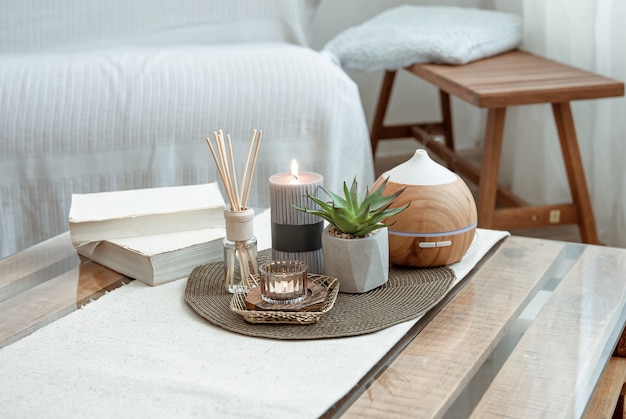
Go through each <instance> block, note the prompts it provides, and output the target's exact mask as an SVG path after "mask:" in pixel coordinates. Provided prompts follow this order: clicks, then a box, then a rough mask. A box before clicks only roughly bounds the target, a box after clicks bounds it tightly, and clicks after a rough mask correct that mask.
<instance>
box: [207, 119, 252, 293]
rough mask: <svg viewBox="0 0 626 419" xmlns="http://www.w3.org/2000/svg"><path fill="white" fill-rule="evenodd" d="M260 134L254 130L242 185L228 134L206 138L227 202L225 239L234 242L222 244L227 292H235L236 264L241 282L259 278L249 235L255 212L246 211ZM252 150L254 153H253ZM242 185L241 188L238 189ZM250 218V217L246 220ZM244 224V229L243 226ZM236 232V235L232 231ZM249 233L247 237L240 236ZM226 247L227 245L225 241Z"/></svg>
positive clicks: (217, 132)
mask: <svg viewBox="0 0 626 419" xmlns="http://www.w3.org/2000/svg"><path fill="white" fill-rule="evenodd" d="M262 135H263V132H262V131H261V130H256V129H255V130H253V131H252V137H251V138H250V144H249V146H248V153H247V157H246V162H245V165H244V167H243V173H242V176H241V177H240V179H241V184H239V183H238V181H237V171H236V167H235V156H234V154H235V153H234V152H233V142H232V140H231V137H230V134H227V135H226V140H225V139H224V133H223V132H222V130H221V129H220V130H219V131H215V132H213V141H214V142H211V139H210V138H208V137H207V139H206V142H207V144H208V146H209V150H210V151H211V156H212V157H213V160H214V161H215V165H216V166H217V171H218V173H219V176H220V178H221V180H222V184H223V185H224V190H225V191H226V196H227V198H228V203H229V208H230V211H224V217H225V218H226V239H227V240H232V241H234V246H232V248H231V247H227V246H226V244H225V249H226V251H225V259H224V262H225V264H226V265H225V269H224V271H225V279H226V289H227V290H229V291H230V292H236V289H237V283H236V271H237V269H236V265H237V262H238V265H239V270H240V275H241V278H246V277H248V276H249V275H250V274H251V273H255V274H258V266H257V261H256V241H255V242H254V243H255V247H254V249H253V250H251V248H250V245H249V240H250V239H251V238H252V237H253V235H252V228H251V226H252V215H251V214H254V212H253V211H252V210H251V209H248V208H247V205H248V196H249V195H250V187H251V185H252V178H253V176H254V168H255V165H256V159H257V156H258V153H259V144H260V143H261V137H262ZM253 150H254V153H253ZM239 185H241V187H240V186H239ZM248 215H249V216H248ZM245 223H247V225H244V224H245ZM235 230H237V231H235ZM243 231H248V232H249V234H247V233H245V232H243ZM225 243H226V241H225Z"/></svg>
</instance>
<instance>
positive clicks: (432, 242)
mask: <svg viewBox="0 0 626 419" xmlns="http://www.w3.org/2000/svg"><path fill="white" fill-rule="evenodd" d="M403 188H406V189H405V191H404V192H403V193H402V194H401V195H400V196H399V197H398V198H397V199H396V200H395V201H394V203H393V204H392V207H400V206H403V205H406V204H407V203H408V202H410V203H411V204H410V206H409V208H407V209H406V210H404V211H403V212H401V213H400V214H398V215H396V216H393V217H390V218H389V219H387V224H391V223H393V225H392V226H391V227H390V228H389V261H390V263H392V264H394V265H401V266H412V267H431V266H442V265H449V264H452V263H455V262H458V261H460V260H461V258H462V257H463V256H464V255H465V252H467V249H468V248H469V246H470V245H471V244H472V241H473V239H474V235H475V233H476V222H477V214H476V204H475V202H474V197H473V196H472V193H471V191H470V190H469V188H468V187H467V185H466V184H465V182H463V180H462V179H461V178H459V177H458V176H457V179H456V180H455V181H454V182H451V183H444V184H439V185H404V184H399V183H394V182H392V181H389V182H388V183H387V185H386V187H385V190H384V192H383V194H384V195H387V194H391V193H394V192H395V191H398V190H401V189H403Z"/></svg>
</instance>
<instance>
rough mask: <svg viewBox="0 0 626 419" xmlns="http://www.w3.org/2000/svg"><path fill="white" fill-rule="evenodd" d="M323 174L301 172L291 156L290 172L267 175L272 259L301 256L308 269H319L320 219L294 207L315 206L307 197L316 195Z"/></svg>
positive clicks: (317, 270)
mask: <svg viewBox="0 0 626 419" xmlns="http://www.w3.org/2000/svg"><path fill="white" fill-rule="evenodd" d="M323 182H324V177H323V176H322V175H320V174H318V173H313V172H300V171H299V170H298V164H297V162H296V160H295V159H294V160H293V161H292V162H291V173H279V174H275V175H272V176H270V205H271V216H272V258H273V259H275V260H290V259H291V260H303V261H305V262H306V263H307V265H308V267H309V272H311V273H322V271H323V270H324V262H323V257H322V231H323V229H324V222H323V220H322V219H321V218H320V217H318V216H317V215H313V214H308V213H305V212H302V211H298V210H296V209H295V208H293V205H295V206H297V207H300V208H308V209H312V208H316V207H317V204H315V203H314V202H313V201H311V200H310V199H309V198H308V197H307V193H308V194H309V195H312V196H315V197H317V196H319V195H320V193H319V191H318V189H319V188H318V187H319V186H323Z"/></svg>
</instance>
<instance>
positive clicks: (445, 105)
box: [439, 89, 454, 150]
mask: <svg viewBox="0 0 626 419" xmlns="http://www.w3.org/2000/svg"><path fill="white" fill-rule="evenodd" d="M439 103H440V105H441V118H442V121H441V126H442V128H443V135H444V136H445V139H446V146H447V147H448V148H449V149H450V150H454V133H453V131H452V105H451V104H450V95H449V94H448V93H446V92H444V91H443V90H441V89H439Z"/></svg>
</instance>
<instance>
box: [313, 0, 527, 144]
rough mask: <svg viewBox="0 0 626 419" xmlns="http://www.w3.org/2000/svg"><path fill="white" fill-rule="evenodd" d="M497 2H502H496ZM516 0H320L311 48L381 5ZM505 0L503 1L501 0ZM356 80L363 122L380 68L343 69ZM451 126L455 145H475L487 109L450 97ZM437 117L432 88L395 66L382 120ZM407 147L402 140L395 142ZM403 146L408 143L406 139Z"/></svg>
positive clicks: (487, 4)
mask: <svg viewBox="0 0 626 419" xmlns="http://www.w3.org/2000/svg"><path fill="white" fill-rule="evenodd" d="M501 3H502V4H503V5H501ZM520 3H521V2H517V1H508V2H504V1H502V0H444V1H438V2H435V1H432V0H431V1H428V0H408V1H399V0H368V1H363V0H323V1H322V2H321V4H320V6H319V9H318V12H317V14H316V16H315V18H314V20H313V24H312V43H311V46H312V47H313V48H314V49H321V48H322V47H323V46H324V44H325V43H326V42H327V41H329V40H330V39H331V38H332V37H333V36H335V35H336V34H338V33H339V32H341V31H342V30H344V29H346V28H348V27H350V26H354V25H358V24H360V23H362V22H363V21H365V20H367V19H369V18H371V17H373V16H375V15H376V14H378V13H380V12H381V11H383V10H387V9H390V8H393V7H397V6H400V5H403V4H413V5H440V6H461V7H477V8H482V9H494V8H496V7H497V8H500V9H509V10H507V11H511V12H517V11H518V8H519V7H520V6H519V4H520ZM506 4H508V6H507V5H506ZM348 74H349V75H350V76H351V77H352V79H353V80H354V81H355V82H356V83H357V84H358V86H359V89H360V92H361V98H362V100H363V107H364V109H365V115H366V117H367V120H368V123H369V124H370V127H371V121H372V119H373V117H374V112H375V108H376V103H377V100H378V93H379V90H380V85H381V82H382V77H383V73H382V72H376V73H359V72H353V71H348ZM452 109H453V115H454V129H455V134H456V141H457V146H458V148H459V149H469V148H475V147H477V146H478V145H480V143H481V141H482V137H483V134H484V129H483V127H484V122H485V118H486V113H485V112H484V111H482V110H478V109H476V108H474V107H473V106H471V105H469V104H467V103H465V102H461V101H460V100H458V99H456V98H453V102H452ZM439 118H440V113H439V99H438V93H437V90H436V89H435V88H434V87H433V86H431V85H429V84H428V83H426V82H423V81H422V80H421V79H419V78H417V77H415V76H412V75H410V74H408V73H406V72H404V71H400V72H399V74H398V76H397V77H396V83H395V85H394V91H393V93H392V98H391V103H390V106H389V108H388V112H387V119H386V122H387V123H407V122H417V121H419V122H426V121H432V120H437V119H439ZM394 144H398V146H399V147H406V146H407V143H406V142H399V143H394ZM408 147H413V145H411V144H410V143H409V144H408Z"/></svg>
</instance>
